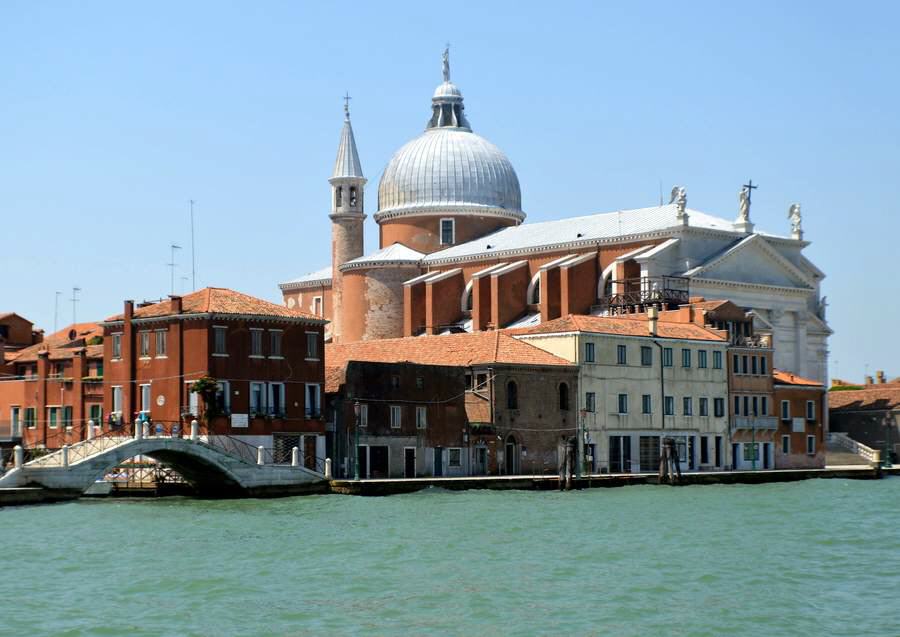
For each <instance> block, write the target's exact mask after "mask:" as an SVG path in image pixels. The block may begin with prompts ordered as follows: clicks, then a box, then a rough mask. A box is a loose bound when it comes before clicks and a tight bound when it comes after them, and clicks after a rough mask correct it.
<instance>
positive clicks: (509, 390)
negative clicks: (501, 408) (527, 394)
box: [506, 380, 519, 409]
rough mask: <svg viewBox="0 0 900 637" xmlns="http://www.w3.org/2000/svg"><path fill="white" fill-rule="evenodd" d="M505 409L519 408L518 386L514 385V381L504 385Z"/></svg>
mask: <svg viewBox="0 0 900 637" xmlns="http://www.w3.org/2000/svg"><path fill="white" fill-rule="evenodd" d="M506 408H507V409H518V408H519V386H518V385H516V381H514V380H511V381H509V382H508V383H506Z"/></svg>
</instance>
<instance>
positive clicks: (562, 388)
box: [559, 383, 569, 411]
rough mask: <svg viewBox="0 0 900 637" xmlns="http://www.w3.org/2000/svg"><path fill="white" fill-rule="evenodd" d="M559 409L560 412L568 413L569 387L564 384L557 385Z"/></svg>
mask: <svg viewBox="0 0 900 637" xmlns="http://www.w3.org/2000/svg"><path fill="white" fill-rule="evenodd" d="M559 408H560V410H561V411H569V386H568V385H567V384H566V383H560V385H559Z"/></svg>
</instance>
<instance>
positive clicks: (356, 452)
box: [353, 400, 359, 480]
mask: <svg viewBox="0 0 900 637" xmlns="http://www.w3.org/2000/svg"><path fill="white" fill-rule="evenodd" d="M353 413H354V415H355V416H356V426H355V427H354V428H353V430H354V432H355V436H354V438H355V442H354V445H353V446H354V449H353V479H354V480H359V401H358V400H356V401H354V402H353Z"/></svg>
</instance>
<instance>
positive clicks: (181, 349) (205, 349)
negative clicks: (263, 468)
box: [102, 288, 326, 462]
mask: <svg viewBox="0 0 900 637" xmlns="http://www.w3.org/2000/svg"><path fill="white" fill-rule="evenodd" d="M324 324H325V321H324V320H322V319H320V318H317V317H315V316H313V315H312V314H310V313H308V312H305V311H302V310H299V309H296V308H293V309H291V308H286V307H283V306H281V305H276V304H274V303H269V302H268V301H264V300H261V299H257V298H254V297H251V296H248V295H246V294H241V293H239V292H234V291H232V290H227V289H223V288H205V289H203V290H199V291H197V292H193V293H191V294H188V295H186V296H184V297H180V296H172V297H170V298H169V299H168V300H166V301H161V302H159V303H153V304H147V305H142V306H139V307H135V306H134V303H133V302H132V301H126V302H125V310H124V312H123V313H122V314H120V315H117V316H113V317H111V318H109V319H107V320H106V321H105V322H104V323H103V324H102V326H103V330H104V344H103V347H104V350H103V360H104V368H105V371H106V377H105V387H106V389H105V397H104V404H105V409H106V412H107V413H108V414H109V418H110V422H111V424H113V425H114V426H115V425H118V424H119V423H122V424H126V425H127V424H131V423H134V422H136V421H150V422H151V423H152V424H151V425H150V426H151V427H156V426H162V427H163V428H164V429H170V428H172V427H173V426H178V427H181V428H183V427H187V426H188V425H189V423H190V421H191V420H193V419H194V418H197V419H199V420H200V421H202V422H203V423H204V424H205V425H207V426H208V427H209V429H210V431H211V432H215V433H219V434H229V435H232V436H235V437H238V438H240V439H242V440H244V441H245V442H248V443H250V444H253V445H255V446H256V445H262V446H264V447H267V448H271V449H273V453H274V454H275V455H276V460H277V459H278V458H280V459H281V460H282V461H288V462H289V461H290V449H291V448H292V447H294V446H298V447H300V448H301V449H302V451H303V454H304V457H305V458H307V460H308V461H309V462H313V461H315V458H317V457H319V458H321V457H324V456H325V452H326V447H325V425H324V420H323V418H322V407H321V406H322V398H321V396H322V386H323V383H324V380H325V371H324V370H325V367H324V363H323V360H322V354H323V329H324ZM207 377H208V378H211V379H212V380H213V381H215V383H216V385H215V386H216V391H215V395H214V397H213V396H212V395H210V399H209V401H208V402H207V401H206V400H205V399H203V398H202V397H201V396H200V395H199V393H197V392H193V391H191V389H192V385H193V384H194V383H195V382H196V381H198V380H199V379H201V378H207Z"/></svg>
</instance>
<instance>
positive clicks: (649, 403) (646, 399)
mask: <svg viewBox="0 0 900 637" xmlns="http://www.w3.org/2000/svg"><path fill="white" fill-rule="evenodd" d="M652 409H653V399H652V398H651V397H650V394H644V395H643V396H641V413H643V414H649V413H651V412H652Z"/></svg>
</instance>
